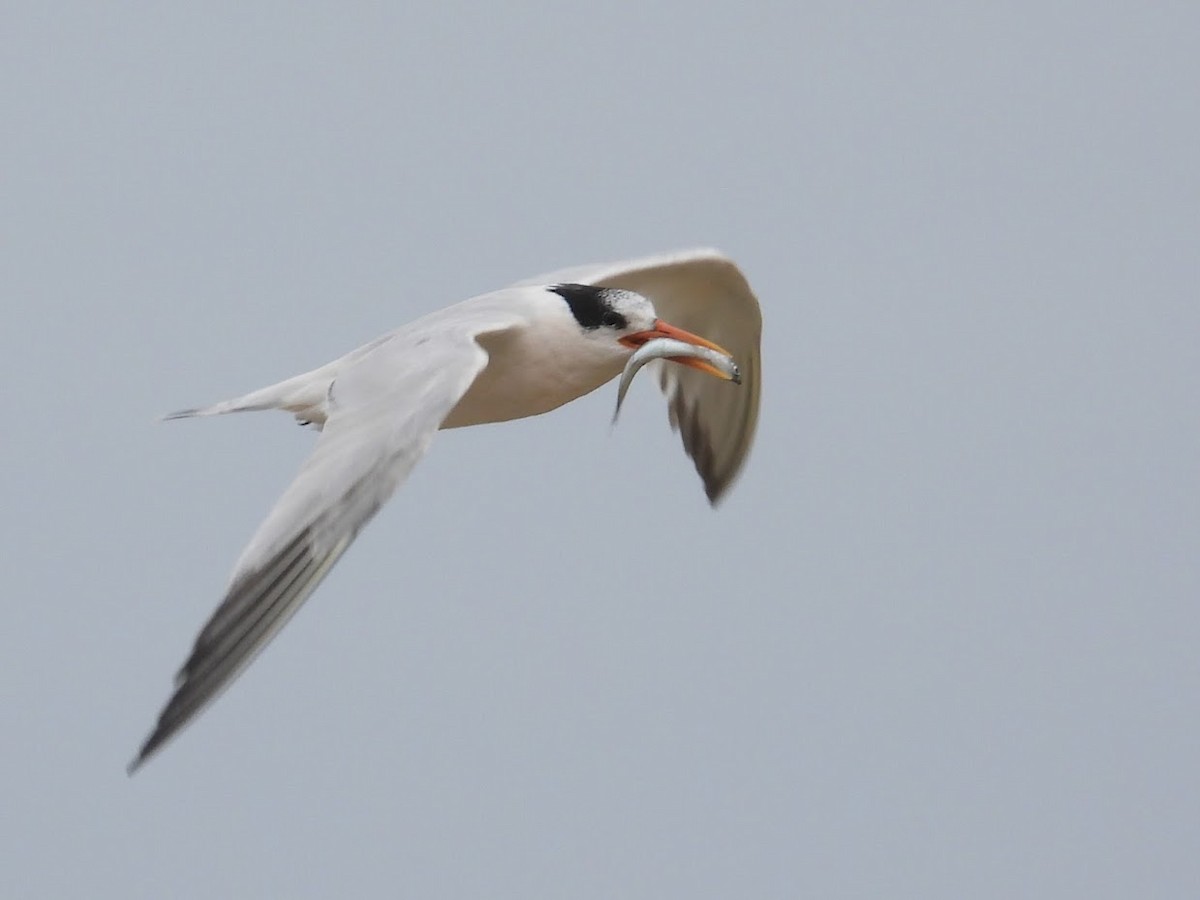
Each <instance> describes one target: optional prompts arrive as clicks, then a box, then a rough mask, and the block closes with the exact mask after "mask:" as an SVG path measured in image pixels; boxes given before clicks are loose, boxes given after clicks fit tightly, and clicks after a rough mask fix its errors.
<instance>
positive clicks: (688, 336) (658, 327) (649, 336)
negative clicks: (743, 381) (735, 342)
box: [620, 319, 733, 381]
mask: <svg viewBox="0 0 1200 900" xmlns="http://www.w3.org/2000/svg"><path fill="white" fill-rule="evenodd" d="M656 338H673V339H674V340H677V341H683V342H684V343H685V344H694V345H695V346H697V347H707V348H708V349H709V350H716V351H717V352H718V353H721V354H724V355H725V356H728V357H729V358H730V359H733V354H732V353H730V352H729V351H728V350H726V349H725V348H724V347H721V346H718V345H717V344H714V343H713V342H712V341H706V340H705V339H704V338H702V337H700V335H698V334H692V333H691V332H690V331H684V330H683V329H682V328H676V327H675V326H674V325H669V324H667V323H666V322H664V321H663V320H662V319H655V320H654V327H653V328H651V329H650V330H649V331H638V332H636V333H634V334H630V335H626V336H625V337H623V338H620V341H621V343H622V344H624V345H625V346H626V347H632V348H633V349H635V350H636V349H637V348H638V347H640V346H642V344H644V343H646V342H647V341H653V340H655V339H656ZM667 359H669V360H671V362H677V363H680V364H681V365H685V366H690V367H691V368H693V369H699V370H700V371H701V372H707V373H708V374H709V375H716V376H717V377H718V378H721V379H723V380H725V381H729V380H730V378H731V376H729V375H728V374H727V373H725V372H722V371H721V370H720V369H718V368H716V367H714V366H712V365H711V364H709V363H706V362H705V361H704V360H702V359H696V358H695V357H691V356H668V357H667Z"/></svg>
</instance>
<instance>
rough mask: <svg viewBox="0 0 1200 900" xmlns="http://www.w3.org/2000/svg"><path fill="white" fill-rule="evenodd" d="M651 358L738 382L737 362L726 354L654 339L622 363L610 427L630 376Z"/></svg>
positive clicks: (664, 338)
mask: <svg viewBox="0 0 1200 900" xmlns="http://www.w3.org/2000/svg"><path fill="white" fill-rule="evenodd" d="M654 359H669V360H671V361H672V362H677V363H681V364H682V365H685V366H690V367H691V368H693V369H699V370H700V371H702V372H707V373H708V374H710V375H714V376H716V377H717V378H722V379H724V380H725V381H732V382H733V383H734V384H741V383H742V376H741V372H740V371H739V370H738V367H737V363H735V362H734V361H733V357H731V356H730V355H729V354H728V353H724V352H722V351H720V350H715V349H713V348H712V347H706V346H701V345H699V344H692V343H687V342H685V341H679V340H676V339H675V338H668V337H662V338H654V339H652V340H649V341H646V342H645V343H644V344H642V345H641V346H639V347H638V349H637V350H636V351H635V352H634V354H633V355H632V356H630V357H629V361H628V362H626V363H625V370H624V371H623V372H622V373H621V382H620V384H619V385H618V386H617V408H616V409H615V410H613V417H612V423H613V424H614V425H615V424H616V422H617V416H618V415H620V413H621V404H622V403H624V402H625V395H626V394H627V393H628V392H629V386H630V385H631V384H633V376H635V375H636V374H637V373H638V371H639V370H640V369H641V368H642V366H644V365H646V363H648V362H650V361H651V360H654Z"/></svg>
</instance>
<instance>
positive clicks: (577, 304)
mask: <svg viewBox="0 0 1200 900" xmlns="http://www.w3.org/2000/svg"><path fill="white" fill-rule="evenodd" d="M550 291H552V292H553V293H555V294H558V295H559V296H560V297H562V299H563V300H565V301H566V303H567V306H568V307H569V308H570V310H571V315H572V316H573V317H574V319H575V322H576V324H577V325H578V326H579V328H580V329H581V331H582V332H583V335H584V337H585V338H587V339H588V340H589V341H594V342H596V343H597V344H599V345H600V346H603V347H604V348H606V349H611V351H612V353H613V354H614V356H615V357H617V358H618V359H621V360H624V359H627V358H628V357H629V355H630V354H632V353H633V352H634V351H635V350H637V349H638V348H639V347H641V346H642V345H643V344H645V343H647V342H648V341H653V340H655V339H657V338H672V339H674V340H677V341H682V342H683V343H685V344H692V345H694V346H698V347H707V348H708V349H710V350H715V351H716V352H718V353H720V354H723V355H724V356H731V354H730V353H729V351H728V350H726V349H725V348H723V347H720V346H718V345H717V344H714V343H713V342H712V341H709V340H706V339H705V338H702V337H700V336H699V335H696V334H692V333H691V332H690V331H684V330H683V329H682V328H679V327H676V326H675V325H672V324H670V323H669V322H664V321H663V320H662V319H660V318H659V317H658V313H657V312H655V310H654V304H653V303H651V302H650V301H649V300H648V299H646V298H645V297H643V296H642V295H641V294H637V293H634V292H633V291H624V290H620V289H618V288H605V287H596V286H595V285H590V284H556V285H552V286H551V287H550ZM667 358H668V359H670V360H671V361H672V362H677V363H680V364H681V365H685V366H690V367H691V368H693V369H699V370H700V371H701V372H707V373H708V374H710V375H715V376H717V377H718V378H721V379H724V380H729V379H730V375H729V373H728V372H725V371H722V370H721V369H718V368H717V367H715V366H713V365H712V364H710V363H708V362H706V361H704V360H703V359H696V358H694V357H690V356H671V357H667Z"/></svg>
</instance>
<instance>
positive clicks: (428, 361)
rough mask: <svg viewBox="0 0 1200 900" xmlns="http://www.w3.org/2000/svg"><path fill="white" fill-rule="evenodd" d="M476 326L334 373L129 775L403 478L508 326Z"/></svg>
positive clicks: (286, 612)
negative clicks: (318, 413)
mask: <svg viewBox="0 0 1200 900" xmlns="http://www.w3.org/2000/svg"><path fill="white" fill-rule="evenodd" d="M478 318H479V317H476V320H474V321H465V322H459V323H457V327H456V325H455V323H451V324H450V326H449V327H447V326H446V325H444V324H443V325H442V327H438V328H432V329H426V330H424V331H417V332H415V333H405V332H403V331H402V332H397V333H396V334H394V335H393V336H392V339H391V340H388V341H385V342H383V343H381V344H380V346H379V347H378V348H377V349H375V350H373V351H372V352H371V353H370V354H368V355H366V356H365V357H364V358H362V359H361V360H358V361H357V362H356V363H355V364H353V365H352V366H350V367H349V368H348V369H347V370H345V371H343V372H341V373H339V375H338V376H337V378H336V380H335V381H334V382H333V385H332V386H331V388H330V396H329V408H330V416H329V419H328V421H327V423H326V425H325V429H324V431H322V433H321V436H320V438H319V439H318V440H317V445H316V447H315V448H314V450H313V453H312V455H311V456H310V457H309V458H308V459H307V461H305V463H304V465H303V466H302V467H301V469H300V472H299V474H297V476H296V479H295V480H294V481H293V482H292V483H291V485H290V486H289V487H288V488H287V490H286V491H284V493H283V496H281V497H280V498H279V501H278V502H277V503H276V505H275V508H274V509H273V510H272V511H271V513H270V514H269V515H268V516H267V518H266V520H265V521H264V522H263V523H262V525H261V526H259V529H258V531H257V532H256V533H255V535H254V537H253V538H252V539H251V541H250V544H249V546H247V548H246V550H245V552H244V553H243V554H242V556H241V558H240V559H239V560H238V563H237V565H236V566H235V568H234V572H233V575H232V577H231V579H230V585H229V588H228V591H227V593H226V595H225V599H224V600H223V601H222V603H221V605H220V606H219V607H218V608H217V610H216V612H214V613H213V615H212V617H211V618H210V619H209V620H208V622H207V624H205V626H204V628H203V629H202V630H201V632H200V634H199V636H198V637H197V638H196V642H195V645H194V646H193V648H192V652H191V655H190V656H189V657H188V659H187V662H186V663H184V665H183V668H182V669H180V671H179V673H178V675H177V676H176V679H175V691H174V693H173V694H172V696H171V699H170V700H169V701H168V703H167V705H166V707H165V708H164V709H163V711H162V714H161V715H160V716H159V719H158V723H157V725H156V726H155V728H154V731H153V732H151V734H150V736H149V737H148V738H147V739H146V741H145V743H144V744H143V745H142V748H141V750H140V751H139V753H138V756H137V758H136V759H135V760H134V761H133V762H132V763H131V764H130V771H131V772H132V771H133V770H134V769H136V768H137V767H138V766H140V765H141V764H142V763H143V762H145V760H146V759H147V758H148V757H149V756H150V755H151V754H153V753H154V752H155V751H156V750H158V749H159V748H160V747H161V746H162V745H163V744H164V743H166V741H168V740H169V739H170V738H171V737H173V736H174V735H175V734H176V733H178V732H179V731H180V730H181V729H182V728H183V727H184V726H185V725H187V724H188V722H190V721H191V720H192V719H193V718H194V717H195V716H196V715H197V713H199V712H200V711H201V710H202V709H203V708H204V707H205V706H206V705H207V704H208V703H209V702H211V701H212V700H213V699H214V698H215V697H216V696H217V695H218V694H219V693H220V692H221V691H222V690H223V689H224V688H226V687H227V686H228V685H229V684H230V683H231V682H232V681H233V679H234V678H235V677H237V675H238V674H240V673H241V671H242V670H243V669H245V667H246V666H247V665H249V663H250V662H251V661H252V660H253V659H254V657H255V656H256V655H257V654H258V653H259V651H261V650H262V649H263V647H264V646H265V645H266V644H267V643H268V642H269V641H270V640H271V638H272V637H274V636H275V634H276V633H277V632H278V631H279V629H280V628H282V627H283V626H284V624H285V623H286V622H287V621H288V619H290V618H291V616H292V614H293V613H295V612H296V610H297V609H298V608H299V607H300V605H301V604H302V603H303V602H304V600H305V599H307V597H308V595H309V594H311V593H312V592H313V590H314V589H315V588H316V587H317V585H318V584H320V582H321V579H323V578H324V577H325V575H326V574H327V573H328V572H329V570H330V569H331V568H332V567H333V564H334V563H336V562H337V560H338V558H339V557H340V556H341V555H342V553H344V552H345V550H346V548H347V547H349V546H350V543H351V542H352V541H353V540H354V538H355V536H356V535H357V534H358V532H359V530H360V529H361V528H362V527H363V526H364V525H366V524H367V522H369V521H370V520H371V517H372V516H374V515H375V513H376V512H378V511H379V508H380V507H381V506H382V505H383V504H384V503H385V502H386V501H387V499H388V498H389V497H390V496H391V495H392V493H393V492H394V491H395V490H396V488H398V487H399V486H400V485H401V484H402V483H403V481H404V480H405V478H407V477H408V473H409V472H410V471H412V468H413V466H414V465H416V463H417V461H418V460H419V459H420V458H421V457H422V455H424V453H425V450H426V448H427V447H428V446H429V442H430V440H431V439H432V438H433V434H434V432H435V431H437V429H438V427H439V426H440V425H441V423H442V420H443V419H445V418H446V416H447V415H448V414H449V413H450V411H451V410H452V409H453V408H454V406H455V404H456V403H458V401H459V399H460V398H461V397H462V396H463V394H464V393H466V391H467V389H468V388H469V387H470V385H471V384H472V382H473V381H474V380H475V378H476V376H478V374H479V373H480V372H481V371H482V370H483V369H484V367H485V366H486V365H487V361H488V356H487V352H486V351H485V350H484V349H483V348H482V347H481V346H480V345H479V344H478V343H477V342H476V340H475V339H476V338H477V337H479V336H480V335H482V334H487V333H494V332H497V331H503V330H506V329H507V328H509V327H512V326H513V325H515V324H517V322H516V321H514V320H510V319H506V317H505V316H504V315H503V314H502V313H501V314H495V313H492V314H491V318H490V320H488V321H482V322H481V321H478Z"/></svg>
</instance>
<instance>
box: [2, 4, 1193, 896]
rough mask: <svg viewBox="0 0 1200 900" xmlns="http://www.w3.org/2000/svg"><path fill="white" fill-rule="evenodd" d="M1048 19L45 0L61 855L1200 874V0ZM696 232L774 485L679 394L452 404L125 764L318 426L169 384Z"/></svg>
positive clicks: (645, 889)
mask: <svg viewBox="0 0 1200 900" xmlns="http://www.w3.org/2000/svg"><path fill="white" fill-rule="evenodd" d="M999 6H1000V5H999V4H966V3H962V4H925V5H923V6H920V5H916V4H877V5H869V4H854V5H851V4H842V3H821V4H808V5H801V4H796V3H770V4H767V3H764V4H757V5H756V4H746V3H711V2H708V3H702V4H697V3H691V2H682V0H678V2H674V3H669V4H662V5H649V4H642V3H636V4H634V3H629V4H616V3H586V4H585V3H576V4H532V3H507V4H479V5H472V4H461V3H454V2H447V3H441V4H437V5H433V4H425V5H420V6H419V7H418V6H413V5H411V4H396V5H395V8H392V7H391V5H380V4H371V5H366V4H360V5H353V4H329V5H327V6H326V7H325V8H319V7H317V6H316V5H315V4H296V5H292V4H257V5H247V4H195V5H192V6H190V7H188V6H185V5H183V4H167V5H163V4H160V5H144V4H143V5H134V4H122V5H114V6H113V7H110V8H107V9H102V8H101V5H100V4H76V5H74V6H71V5H68V4H8V5H6V6H5V9H4V12H3V13H2V18H0V41H2V46H0V100H2V103H3V108H2V111H3V123H4V137H3V139H2V141H0V148H2V153H3V164H2V167H0V169H2V175H0V179H2V191H3V193H2V196H0V217H2V221H0V226H2V229H3V230H2V232H0V289H2V291H0V293H2V298H3V299H2V303H3V311H4V314H3V327H2V328H0V344H2V346H0V351H2V354H0V359H2V360H3V363H2V365H3V370H2V372H0V374H2V376H3V378H2V380H3V385H4V388H3V397H4V407H5V410H4V412H5V422H6V424H5V427H4V436H3V439H2V440H0V478H2V479H3V500H2V502H0V517H2V526H3V547H4V557H5V558H4V570H5V575H6V588H5V591H4V599H3V625H2V627H0V692H2V705H0V728H2V732H3V748H4V749H3V761H4V765H3V767H2V774H0V797H2V802H0V806H2V808H3V813H2V814H0V848H3V849H2V850H0V853H2V855H3V876H2V877H3V882H4V884H5V892H6V893H8V894H10V895H11V896H13V897H23V898H33V897H85V896H86V897H121V898H141V897H145V898H161V897H172V898H213V897H239V898H240V897H264V896H279V897H284V896H286V897H293V898H309V897H336V896H340V897H381V896H406V897H421V898H434V897H447V898H461V897H489V898H499V897H505V898H507V897H511V898H530V897H554V898H566V897H570V898H601V897H605V898H607V897H629V898H635V897H636V898H663V897H681V898H682V897H687V898H696V897H755V898H758V897H764V898H765V897H779V898H784V897H788V898H790V897H800V896H812V897H822V898H840V897H920V898H963V897H972V898H993V897H994V898H1010V897H1089V898H1098V897H1113V898H1128V897H1156V898H1175V897H1178V898H1185V897H1186V898H1192V897H1196V896H1198V895H1200V854H1198V853H1197V847H1200V765H1198V764H1197V760H1198V759H1200V718H1198V717H1197V708H1198V705H1200V662H1198V654H1197V640H1198V638H1200V634H1198V631H1200V628H1198V626H1200V612H1198V601H1200V563H1198V553H1197V551H1198V549H1200V490H1198V487H1197V485H1198V463H1200V420H1198V415H1200V364H1198V363H1200V353H1198V351H1197V340H1198V339H1200V298H1198V296H1197V285H1198V283H1200V264H1198V259H1200V252H1198V251H1200V176H1198V174H1197V165H1198V164H1197V160H1200V125H1198V119H1197V96H1198V95H1197V85H1198V84H1200V46H1198V44H1200V41H1198V39H1197V35H1198V34H1200V8H1198V7H1197V6H1196V4H1194V3H1183V2H1181V3H1158V4H1134V3H1130V4H1123V5H1118V4H1095V3H1082V2H1080V3H1044V2H1039V3H1024V4H1021V3H1017V4H1005V5H1004V6H1005V7H1006V8H1004V9H1001V8H999ZM249 7H252V8H249ZM301 7H302V8H301ZM1101 7H1103V8H1101ZM1120 7H1123V8H1124V11H1121V10H1120ZM691 245H715V246H718V247H720V248H722V249H724V250H726V251H727V252H728V253H730V254H731V255H732V256H734V258H735V259H736V260H737V261H738V262H739V263H740V264H741V265H742V267H743V268H744V270H745V272H746V274H747V276H748V277H749V279H750V282H751V284H752V285H753V286H754V288H755V289H756V291H757V292H758V295H759V297H760V300H761V302H762V306H763V314H764V323H765V326H764V334H763V353H764V369H765V374H764V387H763V405H762V417H761V424H760V429H759V434H758V442H757V445H756V448H755V450H754V453H753V456H752V457H751V459H750V463H749V466H748V468H747V470H746V472H745V475H744V477H743V479H742V480H741V482H740V483H739V484H738V485H737V487H736V489H735V490H734V491H733V493H732V495H731V496H730V497H729V499H728V501H727V502H726V503H725V504H724V505H723V506H722V508H720V509H719V510H717V511H715V512H714V511H711V510H710V509H709V508H708V507H707V505H706V502H705V500H704V495H703V492H702V490H701V486H700V483H699V480H698V478H697V477H696V476H695V474H694V472H693V471H692V469H691V465H690V463H689V462H688V461H687V460H686V458H685V457H684V456H683V453H682V451H681V450H680V448H679V447H678V441H677V438H676V437H675V436H674V435H672V434H671V432H670V430H669V428H668V427H667V425H666V421H665V415H664V409H663V405H662V404H661V402H660V400H659V398H658V396H657V393H656V391H655V390H653V383H652V379H646V378H644V377H643V379H639V381H638V382H637V383H636V384H635V386H634V389H633V392H632V396H631V403H630V405H629V408H628V409H627V411H626V413H625V414H624V415H623V417H622V422H621V424H620V426H619V427H618V428H617V429H616V431H615V432H613V433H611V434H610V433H609V429H608V419H609V416H610V414H611V410H612V405H613V402H614V400H615V391H616V389H615V385H610V386H608V387H606V388H605V389H602V390H601V391H599V392H597V393H596V394H594V395H592V396H589V397H588V398H586V399H584V400H583V401H581V402H578V403H575V404H573V405H571V406H569V407H567V408H564V409H562V410H559V411H557V412H555V413H552V414H550V415H547V416H544V417H541V418H540V419H530V420H526V421H521V422H516V423H511V424H506V425H500V426H491V427H485V428H476V429H466V430H462V431H457V432H452V433H447V434H443V435H439V437H438V438H437V439H436V440H435V441H434V444H433V447H432V451H431V453H430V454H429V456H428V457H427V458H426V459H425V460H424V462H422V464H421V465H420V466H419V467H418V468H417V470H416V472H415V473H414V475H413V477H412V479H411V480H410V482H409V483H408V484H407V485H406V486H405V487H404V489H403V490H402V491H401V493H400V494H399V495H398V496H397V497H396V499H395V500H394V501H393V503H392V504H391V505H390V506H389V507H388V508H387V509H386V510H385V511H384V512H383V514H381V515H380V516H379V518H378V519H377V520H376V521H375V522H374V523H373V524H372V525H371V527H370V528H369V529H367V531H365V532H364V533H363V535H362V537H361V538H360V539H359V541H358V543H357V544H356V545H355V547H354V548H353V549H351V551H350V552H349V553H348V554H347V556H346V557H345V558H344V560H343V561H342V563H341V564H340V565H339V566H338V568H337V569H336V570H335V571H334V572H333V574H332V575H331V576H330V577H329V579H328V580H327V581H326V582H325V584H324V585H323V587H322V588H321V589H320V591H319V592H318V593H317V595H316V596H315V597H314V598H313V600H312V601H311V602H310V603H309V604H308V606H307V607H306V608H305V609H304V610H303V612H301V613H300V615H299V616H298V617H297V618H296V619H295V620H294V621H293V622H292V624H291V625H290V626H289V627H288V628H287V629H286V630H285V631H284V632H283V633H282V634H281V636H280V638H279V639H278V640H277V641H276V642H275V643H274V644H272V646H271V647H270V649H269V650H268V651H267V652H266V653H265V654H264V655H263V656H262V657H261V658H260V659H259V661H258V662H257V663H256V664H255V665H254V666H253V667H252V668H251V669H250V670H249V671H248V672H247V673H246V675H245V676H244V677H243V678H242V679H241V680H240V681H238V683H237V684H236V685H235V687H234V688H233V689H232V690H230V691H229V692H228V693H227V694H226V695H224V696H223V697H222V698H221V700H220V701H219V702H218V703H217V704H215V705H214V706H213V707H212V708H211V709H210V710H209V711H208V712H207V713H206V714H205V715H204V716H203V717H202V718H201V719H200V720H199V721H198V722H197V723H196V724H195V725H194V726H193V727H192V728H190V729H189V730H188V731H186V732H185V733H184V734H183V735H182V736H181V737H180V738H179V739H178V740H177V741H175V742H174V743H172V744H171V745H170V746H169V747H168V748H167V750H166V751H165V752H164V753H163V754H162V755H161V756H159V757H157V758H155V759H154V760H153V761H152V762H151V763H150V764H149V765H148V766H146V768H145V769H143V770H142V771H141V772H139V773H138V774H137V776H136V777H134V778H133V779H129V778H127V777H126V775H125V771H124V767H125V764H126V762H128V760H129V759H130V758H131V756H132V755H133V753H134V751H135V749H136V748H137V746H138V744H139V742H140V741H141V740H142V738H143V737H144V736H145V734H146V732H147V731H148V730H149V728H150V726H151V724H152V723H153V720H154V718H155V716H156V715H157V713H158V710H159V708H160V706H161V704H162V702H163V701H164V700H165V699H166V696H167V693H168V691H169V689H170V685H171V678H172V675H173V673H174V672H175V670H176V668H177V667H178V666H179V665H180V664H181V662H182V661H183V658H184V655H185V653H186V651H187V650H188V648H189V647H190V644H191V641H192V639H193V637H194V635H195V632H196V630H197V629H198V627H199V626H200V625H201V623H202V622H203V621H204V619H205V617H206V616H207V615H208V614H209V612H210V611H211V609H212V608H213V607H214V606H215V604H216V603H217V601H218V600H219V599H220V593H221V589H222V588H223V586H224V583H225V579H226V576H227V574H228V572H229V569H230V567H231V566H232V564H233V561H234V559H235V557H236V556H237V554H238V552H239V551H240V549H241V547H242V545H243V543H244V542H245V540H246V539H247V538H248V537H249V535H250V533H251V532H252V531H253V529H254V527H255V526H256V524H257V523H258V521H259V520H260V518H261V517H262V515H263V514H265V512H266V511H267V509H268V508H269V507H270V505H271V503H272V502H273V500H274V498H275V497H276V496H277V494H278V493H279V492H280V491H281V490H282V488H283V486H284V485H285V484H286V483H287V482H288V481H289V480H290V478H291V475H292V473H293V472H294V470H295V469H296V467H297V466H298V465H299V464H300V461H301V460H302V459H303V457H304V456H305V454H306V452H307V450H308V449H309V448H310V447H311V445H312V434H311V433H310V432H307V431H301V430H300V429H298V428H296V426H295V425H294V424H292V423H291V421H290V419H288V418H285V417H283V416H280V415H274V416H272V415H260V416H243V417H230V418H226V419H220V420H209V421H196V422H178V423H171V424H158V423H156V421H155V416H156V415H157V414H159V413H161V412H165V411H168V410H171V409H175V408H178V407H180V406H188V405H192V404H196V403H201V402H205V401H210V400H216V399H221V398H223V397H226V396H229V395H233V394H236V393H240V392H242V391H245V390H247V389H251V388H255V387H259V386H261V385H263V384H266V383H269V382H271V381H274V380H277V379H279V378H281V377H284V376H288V375H291V374H294V373H296V372H299V371H302V370H304V369H307V368H309V367H312V366H314V365H317V364H319V363H322V362H325V361H326V360H328V359H331V358H333V357H335V356H337V355H340V354H341V353H343V352H345V351H346V350H349V349H350V348H352V347H354V346H357V345H358V344H359V343H362V342H364V341H366V340H368V339H370V338H372V337H374V336H376V335H377V334H379V333H382V332H383V331H386V330H388V329H390V328H392V327H395V326H397V325H400V324H402V323H404V322H406V321H408V320H410V319H412V318H415V317H417V316H419V315H420V314H422V313H424V312H426V311H428V310H431V309H434V308H437V307H440V306H443V305H446V304H448V303H450V302H453V301H456V300H460V299H463V298H465V297H467V296H470V295H472V294H475V293H480V292H482V291H485V290H489V289H492V288H496V287H500V286H502V285H504V284H506V283H509V282H511V281H514V280H516V279H518V278H522V277H525V276H528V275H532V274H534V273H537V272H540V271H544V270H547V269H551V268H555V267H559V266H565V265H572V264H577V263H584V262H591V261H599V260H605V259H615V258H622V257H628V256H637V255H641V254H645V253H650V252H656V251H661V250H668V249H673V248H678V247H687V246H691Z"/></svg>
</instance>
